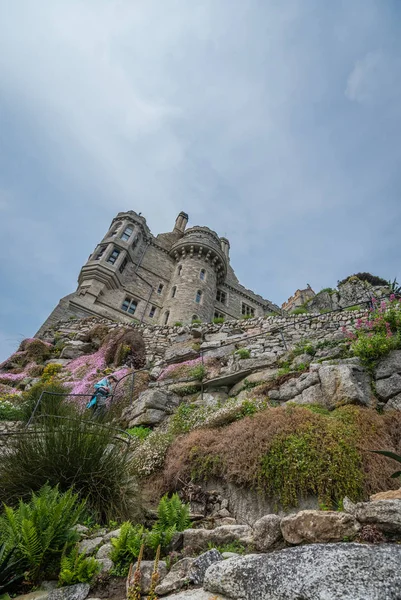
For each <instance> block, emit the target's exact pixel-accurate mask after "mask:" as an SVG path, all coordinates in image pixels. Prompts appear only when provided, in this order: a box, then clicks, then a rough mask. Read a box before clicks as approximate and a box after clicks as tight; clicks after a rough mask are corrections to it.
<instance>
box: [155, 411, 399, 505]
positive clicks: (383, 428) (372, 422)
mask: <svg viewBox="0 0 401 600" xmlns="http://www.w3.org/2000/svg"><path fill="white" fill-rule="evenodd" d="M400 431H401V414H398V412H397V411H393V413H392V414H384V415H383V416H381V415H379V414H378V413H377V412H376V411H374V410H369V409H363V408H359V407H355V406H344V407H341V408H338V409H336V410H334V411H332V412H331V413H330V414H316V413H315V412H312V411H311V410H310V409H308V408H304V407H300V406H285V407H279V408H268V409H266V410H262V411H261V412H259V413H258V417H257V419H256V418H252V417H245V418H243V419H242V420H241V422H234V423H231V424H230V425H228V426H225V427H219V429H216V430H214V429H206V428H203V429H198V430H195V431H192V432H191V433H189V434H187V435H183V436H180V437H179V438H177V439H176V440H175V441H174V442H173V444H172V445H171V447H170V449H169V451H168V453H167V457H166V462H165V465H164V470H163V473H164V479H165V485H166V486H167V488H168V489H176V488H177V486H178V485H180V482H182V481H184V482H185V481H188V480H189V479H191V478H193V479H195V480H198V481H200V480H203V479H206V480H209V479H213V478H223V479H224V481H225V482H226V483H233V484H235V485H238V486H242V487H248V488H252V489H254V490H259V491H260V492H261V493H263V494H264V495H266V496H267V497H270V498H274V499H276V500H277V501H278V502H280V503H281V504H282V505H284V506H285V505H287V506H288V505H292V504H296V503H297V502H298V500H299V497H303V496H308V495H317V496H318V499H319V501H320V502H324V503H325V504H326V505H327V506H337V505H338V503H340V501H341V500H342V498H343V497H344V496H345V495H348V496H349V497H351V498H352V499H354V500H360V499H363V498H367V497H368V496H369V495H370V494H372V493H375V492H377V491H384V490H387V489H390V488H393V487H394V486H395V484H394V480H392V479H391V477H390V475H391V473H392V471H391V465H390V466H389V465H388V464H386V460H385V459H384V458H383V457H379V456H377V455H376V454H372V453H370V452H366V450H367V449H371V448H374V447H377V444H380V445H382V446H383V445H384V444H385V445H386V447H387V448H389V450H390V451H392V449H394V450H395V451H396V450H397V445H398V444H399V439H400Z"/></svg>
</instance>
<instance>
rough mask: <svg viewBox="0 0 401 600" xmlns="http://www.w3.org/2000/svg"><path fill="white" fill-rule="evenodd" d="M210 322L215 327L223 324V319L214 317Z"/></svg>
mask: <svg viewBox="0 0 401 600" xmlns="http://www.w3.org/2000/svg"><path fill="white" fill-rule="evenodd" d="M212 322H213V323H214V324H215V325H220V323H224V317H214V319H213V321H212Z"/></svg>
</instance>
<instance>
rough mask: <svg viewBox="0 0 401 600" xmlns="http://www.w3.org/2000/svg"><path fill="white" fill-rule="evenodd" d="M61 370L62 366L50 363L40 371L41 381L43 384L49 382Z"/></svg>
mask: <svg viewBox="0 0 401 600" xmlns="http://www.w3.org/2000/svg"><path fill="white" fill-rule="evenodd" d="M62 369H63V366H62V365H59V364H57V363H50V364H48V365H46V366H45V367H44V369H43V371H42V375H41V379H42V381H43V382H44V383H47V382H48V381H50V380H52V379H53V378H54V377H56V376H57V375H58V373H60V371H61V370H62Z"/></svg>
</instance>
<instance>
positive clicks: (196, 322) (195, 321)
mask: <svg viewBox="0 0 401 600" xmlns="http://www.w3.org/2000/svg"><path fill="white" fill-rule="evenodd" d="M191 323H192V325H200V324H201V323H202V321H201V320H200V319H192V321H191Z"/></svg>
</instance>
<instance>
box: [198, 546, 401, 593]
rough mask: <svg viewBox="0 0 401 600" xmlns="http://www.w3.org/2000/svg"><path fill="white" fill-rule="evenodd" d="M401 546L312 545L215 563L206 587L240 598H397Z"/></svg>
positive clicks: (400, 575) (210, 569) (208, 589)
mask: <svg viewBox="0 0 401 600" xmlns="http://www.w3.org/2000/svg"><path fill="white" fill-rule="evenodd" d="M400 564H401V546H399V545H397V544H383V545H365V544H352V543H351V544H350V543H347V544H312V545H305V546H299V547H297V548H287V549H285V550H281V551H280V552H272V553H269V554H259V555H258V554H253V555H249V556H244V557H241V558H232V559H230V560H227V561H222V562H218V563H215V564H214V565H212V566H211V567H209V569H208V570H207V572H206V576H205V581H204V584H203V587H204V589H205V590H207V591H209V592H211V593H214V594H216V593H220V594H224V595H226V596H228V597H229V598H233V599H234V598H241V600H292V599H295V598H299V599H301V598H302V600H340V599H341V600H384V599H386V600H399V598H400V587H401V570H400V568H399V567H400Z"/></svg>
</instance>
